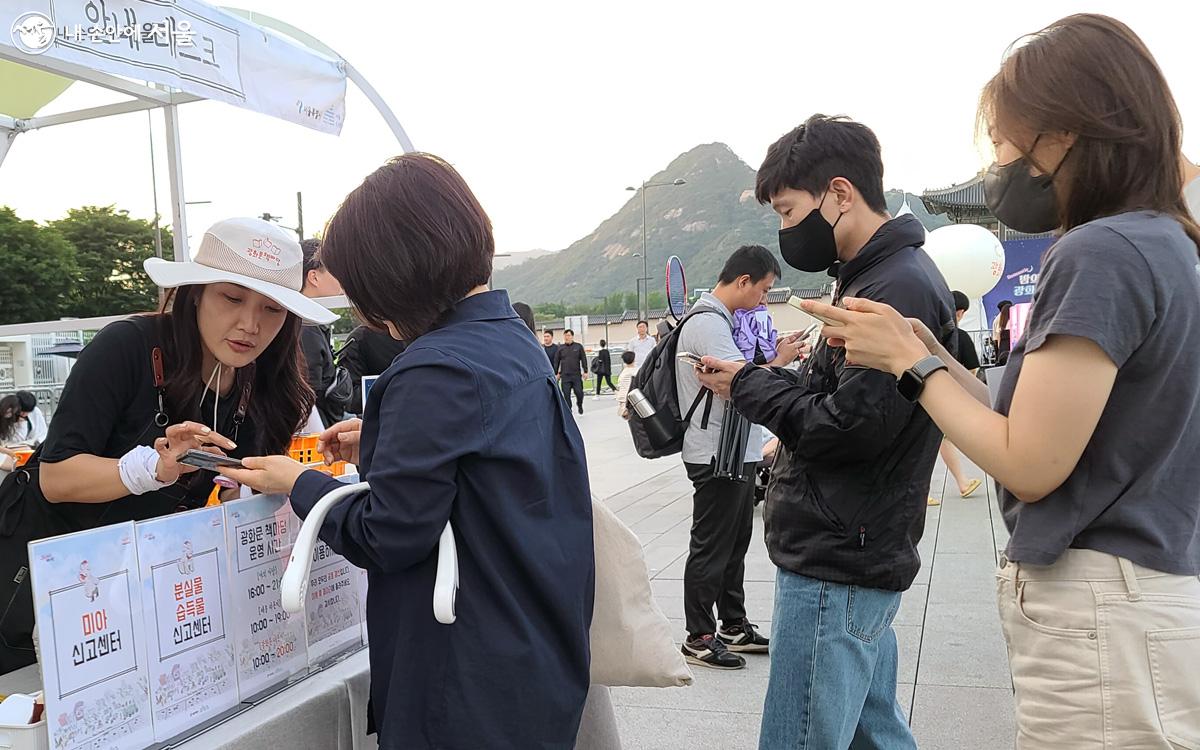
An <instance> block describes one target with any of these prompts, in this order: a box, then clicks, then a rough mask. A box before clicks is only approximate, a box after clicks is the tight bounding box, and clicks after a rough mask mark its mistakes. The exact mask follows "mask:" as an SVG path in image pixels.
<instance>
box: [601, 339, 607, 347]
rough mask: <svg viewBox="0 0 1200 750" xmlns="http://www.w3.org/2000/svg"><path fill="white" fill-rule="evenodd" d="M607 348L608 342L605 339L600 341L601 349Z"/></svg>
mask: <svg viewBox="0 0 1200 750" xmlns="http://www.w3.org/2000/svg"><path fill="white" fill-rule="evenodd" d="M606 346H608V342H607V341H605V340H604V339H600V347H601V348H604V347H606Z"/></svg>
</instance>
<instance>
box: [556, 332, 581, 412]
mask: <svg viewBox="0 0 1200 750" xmlns="http://www.w3.org/2000/svg"><path fill="white" fill-rule="evenodd" d="M553 362H554V372H555V373H556V374H557V375H558V381H559V383H560V384H561V386H562V394H563V398H565V399H566V400H567V404H568V405H569V404H570V403H571V394H572V393H574V394H575V401H576V403H577V404H578V406H579V413H580V414H583V376H584V375H587V373H588V366H587V352H585V351H584V350H583V344H580V343H579V342H577V341H576V340H575V332H574V331H572V330H571V329H570V328H568V329H567V330H565V331H563V345H562V346H560V347H558V351H556V352H555V353H554V360H553Z"/></svg>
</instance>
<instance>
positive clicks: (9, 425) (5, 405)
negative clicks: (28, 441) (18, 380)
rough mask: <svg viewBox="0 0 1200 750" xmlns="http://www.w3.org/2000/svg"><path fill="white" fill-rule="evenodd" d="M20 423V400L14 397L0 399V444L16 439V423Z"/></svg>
mask: <svg viewBox="0 0 1200 750" xmlns="http://www.w3.org/2000/svg"><path fill="white" fill-rule="evenodd" d="M20 421H21V399H19V398H17V397H16V395H11V396H5V397H4V398H0V442H2V441H4V440H8V439H9V438H13V437H16V435H15V434H14V433H15V432H16V429H17V423H18V422H20Z"/></svg>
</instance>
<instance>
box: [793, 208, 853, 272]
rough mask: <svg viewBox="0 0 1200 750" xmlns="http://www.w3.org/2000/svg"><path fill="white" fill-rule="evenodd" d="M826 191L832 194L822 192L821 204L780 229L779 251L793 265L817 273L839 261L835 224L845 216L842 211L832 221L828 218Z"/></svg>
mask: <svg viewBox="0 0 1200 750" xmlns="http://www.w3.org/2000/svg"><path fill="white" fill-rule="evenodd" d="M826 195H829V191H828V190H827V191H825V195H822V196H821V202H820V203H819V204H817V207H816V208H814V209H813V210H811V211H809V212H808V216H805V217H804V220H803V221H801V222H800V223H799V224H797V225H796V226H794V227H788V228H787V229H780V230H779V252H780V253H781V254H782V255H783V259H784V260H785V261H787V264H788V265H789V266H791V267H792V268H795V269H798V270H801V271H808V272H809V273H817V272H819V271H826V270H828V269H829V268H830V267H831V266H832V265H833V264H834V263H837V259H838V255H837V241H836V240H835V239H834V237H833V228H834V227H836V226H837V225H838V221H841V220H842V215H839V216H838V218H837V221H835V222H833V223H832V224H830V223H829V222H828V221H826V220H825V217H824V216H822V215H821V206H823V205H825V196H826Z"/></svg>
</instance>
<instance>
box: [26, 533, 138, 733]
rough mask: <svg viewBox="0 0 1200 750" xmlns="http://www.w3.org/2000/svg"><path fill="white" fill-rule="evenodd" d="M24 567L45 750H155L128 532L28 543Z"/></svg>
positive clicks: (131, 537)
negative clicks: (47, 744) (45, 734)
mask: <svg viewBox="0 0 1200 750" xmlns="http://www.w3.org/2000/svg"><path fill="white" fill-rule="evenodd" d="M29 558H30V574H31V576H32V579H31V583H32V586H33V601H34V609H35V611H36V613H37V634H38V642H39V644H40V650H41V659H40V660H41V669H42V675H43V679H44V687H45V696H46V716H47V722H46V724H47V727H48V731H49V739H50V747H51V748H52V749H53V750H82V749H83V748H88V749H89V750H91V748H110V749H112V750H125V749H133V748H144V747H146V746H148V745H151V744H153V742H154V730H153V726H152V720H151V701H150V694H149V687H148V685H149V679H150V671H149V665H148V664H147V660H146V657H145V653H146V652H145V643H146V638H147V636H146V632H145V627H144V622H143V620H142V619H141V617H140V614H141V612H142V606H141V590H140V586H139V582H138V566H137V552H136V544H135V540H134V525H133V524H132V523H123V524H116V525H113V526H106V527H103V528H99V529H94V530H92V531H87V532H82V533H79V534H71V535H68V536H62V537H56V538H53V539H46V540H42V541H38V542H33V543H32V544H30V545H29Z"/></svg>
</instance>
